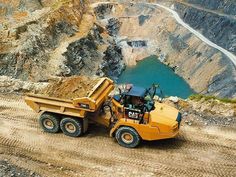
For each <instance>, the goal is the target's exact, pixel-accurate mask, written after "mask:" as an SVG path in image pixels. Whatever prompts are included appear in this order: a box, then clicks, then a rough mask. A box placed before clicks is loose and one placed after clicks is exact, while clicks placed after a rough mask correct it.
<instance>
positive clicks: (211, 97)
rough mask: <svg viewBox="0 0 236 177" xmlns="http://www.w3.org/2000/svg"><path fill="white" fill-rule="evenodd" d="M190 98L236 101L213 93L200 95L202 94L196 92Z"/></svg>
mask: <svg viewBox="0 0 236 177" xmlns="http://www.w3.org/2000/svg"><path fill="white" fill-rule="evenodd" d="M189 99H190V100H196V101H200V100H201V99H204V100H206V101H207V100H219V101H221V102H223V103H236V99H229V98H218V97H216V96H213V95H200V94H194V95H191V96H190V97H189Z"/></svg>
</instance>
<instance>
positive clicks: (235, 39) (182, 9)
mask: <svg viewBox="0 0 236 177" xmlns="http://www.w3.org/2000/svg"><path fill="white" fill-rule="evenodd" d="M190 2H191V1H190ZM194 2H195V1H194ZM195 3H196V2H195ZM197 4H198V5H199V8H195V7H191V6H188V5H185V4H181V3H176V4H175V8H176V10H177V12H178V13H179V14H180V16H181V18H182V19H183V20H184V21H185V22H186V23H188V24H189V25H190V26H192V27H193V28H195V29H197V30H200V31H201V32H202V34H204V35H205V36H207V38H209V39H210V40H211V41H213V42H214V43H216V44H218V45H219V46H221V47H223V48H225V49H227V50H228V51H230V52H232V53H234V54H236V30H235V29H236V18H233V17H231V16H228V13H229V14H235V13H236V10H235V9H236V4H235V3H233V2H231V3H230V1H219V0H217V1H213V0H211V1H198V2H197ZM204 8H209V9H213V10H222V11H223V12H226V13H227V14H225V15H223V14H222V15H218V14H217V12H216V13H213V12H211V11H207V10H208V9H206V10H205V9H204Z"/></svg>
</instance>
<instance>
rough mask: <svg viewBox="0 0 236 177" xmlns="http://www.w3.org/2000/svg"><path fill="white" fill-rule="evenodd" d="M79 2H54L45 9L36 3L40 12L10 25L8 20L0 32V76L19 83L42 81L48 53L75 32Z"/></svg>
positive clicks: (45, 77)
mask: <svg viewBox="0 0 236 177" xmlns="http://www.w3.org/2000/svg"><path fill="white" fill-rule="evenodd" d="M24 2H25V4H24V3H23V5H25V6H24V7H27V5H28V3H26V1H24ZM27 2H28V1H27ZM81 2H82V1H78V2H77V1H76V2H73V3H72V2H68V3H67V4H60V3H59V2H58V3H59V4H57V3H55V4H54V6H52V7H48V8H47V7H43V6H42V5H43V4H45V3H46V1H43V2H42V3H39V7H40V8H41V9H39V10H37V11H34V12H32V13H31V14H29V15H28V16H27V17H25V18H23V17H22V19H21V21H19V22H18V21H17V19H13V20H14V22H15V23H12V22H11V20H8V21H7V22H8V24H6V27H5V28H4V29H3V30H1V31H0V43H1V48H0V61H1V62H0V66H1V70H0V75H7V76H11V77H14V78H20V79H23V80H27V79H31V80H33V81H41V80H46V79H47V78H48V75H47V73H48V72H47V70H48V68H47V66H48V61H49V56H50V52H51V51H52V50H54V49H55V48H56V47H57V45H58V44H59V42H60V40H61V39H62V38H63V37H65V36H71V35H73V34H74V33H75V32H76V31H77V30H78V24H79V23H80V20H81V17H82V14H83V8H84V6H83V4H81ZM32 3H33V2H32ZM33 4H37V3H33ZM21 7H22V6H19V7H17V9H21ZM72 9H73V10H72ZM19 11H20V10H19ZM6 18H8V17H6ZM11 18H14V16H11ZM13 20H12V21H13ZM2 44H3V45H2Z"/></svg>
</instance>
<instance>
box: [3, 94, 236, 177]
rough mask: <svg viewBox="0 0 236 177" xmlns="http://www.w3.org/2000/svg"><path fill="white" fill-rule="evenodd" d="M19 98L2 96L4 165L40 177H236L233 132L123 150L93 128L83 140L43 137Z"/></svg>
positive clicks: (198, 131)
mask: <svg viewBox="0 0 236 177" xmlns="http://www.w3.org/2000/svg"><path fill="white" fill-rule="evenodd" d="M37 117H38V114H36V113H34V112H33V111H31V110H30V109H29V108H28V107H27V106H26V105H25V103H24V102H23V100H22V98H21V97H17V96H4V95H1V96H0V159H1V160H3V159H7V160H8V161H9V162H10V163H12V164H15V165H17V166H19V167H24V168H25V169H28V170H30V171H33V172H35V173H38V174H40V175H42V176H88V175H90V176H157V175H158V176H236V148H235V147H236V131H235V128H234V127H233V126H227V127H223V126H201V127H200V126H197V125H195V126H189V125H187V124H185V123H184V121H183V125H182V126H181V131H180V135H179V136H178V137H177V138H176V139H171V140H163V141H156V142H143V143H142V145H141V146H140V147H139V148H136V149H126V148H123V147H120V146H119V145H118V144H117V143H116V142H115V140H114V139H112V138H109V137H108V132H107V130H105V129H103V128H102V127H98V126H95V125H93V126H90V128H89V132H88V133H87V134H86V135H84V136H83V137H81V138H70V137H67V136H64V135H63V134H62V133H59V134H48V133H44V132H43V131H42V130H41V129H40V127H39V125H38V123H37Z"/></svg>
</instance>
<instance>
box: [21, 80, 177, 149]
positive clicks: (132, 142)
mask: <svg viewBox="0 0 236 177" xmlns="http://www.w3.org/2000/svg"><path fill="white" fill-rule="evenodd" d="M114 87H115V86H114V83H113V81H112V80H110V79H108V78H101V79H100V80H99V81H98V83H97V84H96V85H95V86H94V87H93V89H92V90H91V91H90V92H89V93H88V94H87V95H85V96H84V97H80V98H75V99H60V98H54V97H49V96H44V95H39V94H28V95H26V96H25V102H26V103H27V105H28V106H30V107H31V108H32V109H33V110H34V111H36V112H38V113H41V115H40V117H39V123H40V126H41V127H42V129H43V130H44V131H45V132H49V133H57V132H59V131H62V132H63V133H64V134H65V135H67V136H71V137H78V136H81V135H82V134H84V133H85V132H86V131H87V129H88V126H89V123H90V122H96V123H98V124H101V125H104V126H106V127H108V128H109V129H110V136H111V137H115V138H116V140H117V142H118V143H119V144H120V145H121V146H124V147H127V148H133V147H136V146H137V145H138V144H139V143H140V141H141V140H148V141H152V140H159V139H167V138H173V137H175V136H176V135H177V134H178V132H179V126H180V122H181V114H180V113H179V111H178V110H177V109H175V108H173V107H170V106H168V105H166V104H163V103H160V102H158V101H154V99H153V98H154V96H155V92H156V88H155V87H154V86H153V87H151V88H149V89H144V88H141V87H136V86H130V88H126V89H125V90H124V91H121V90H120V93H119V94H116V95H113V96H109V95H110V93H111V92H112V91H113V89H114Z"/></svg>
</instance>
